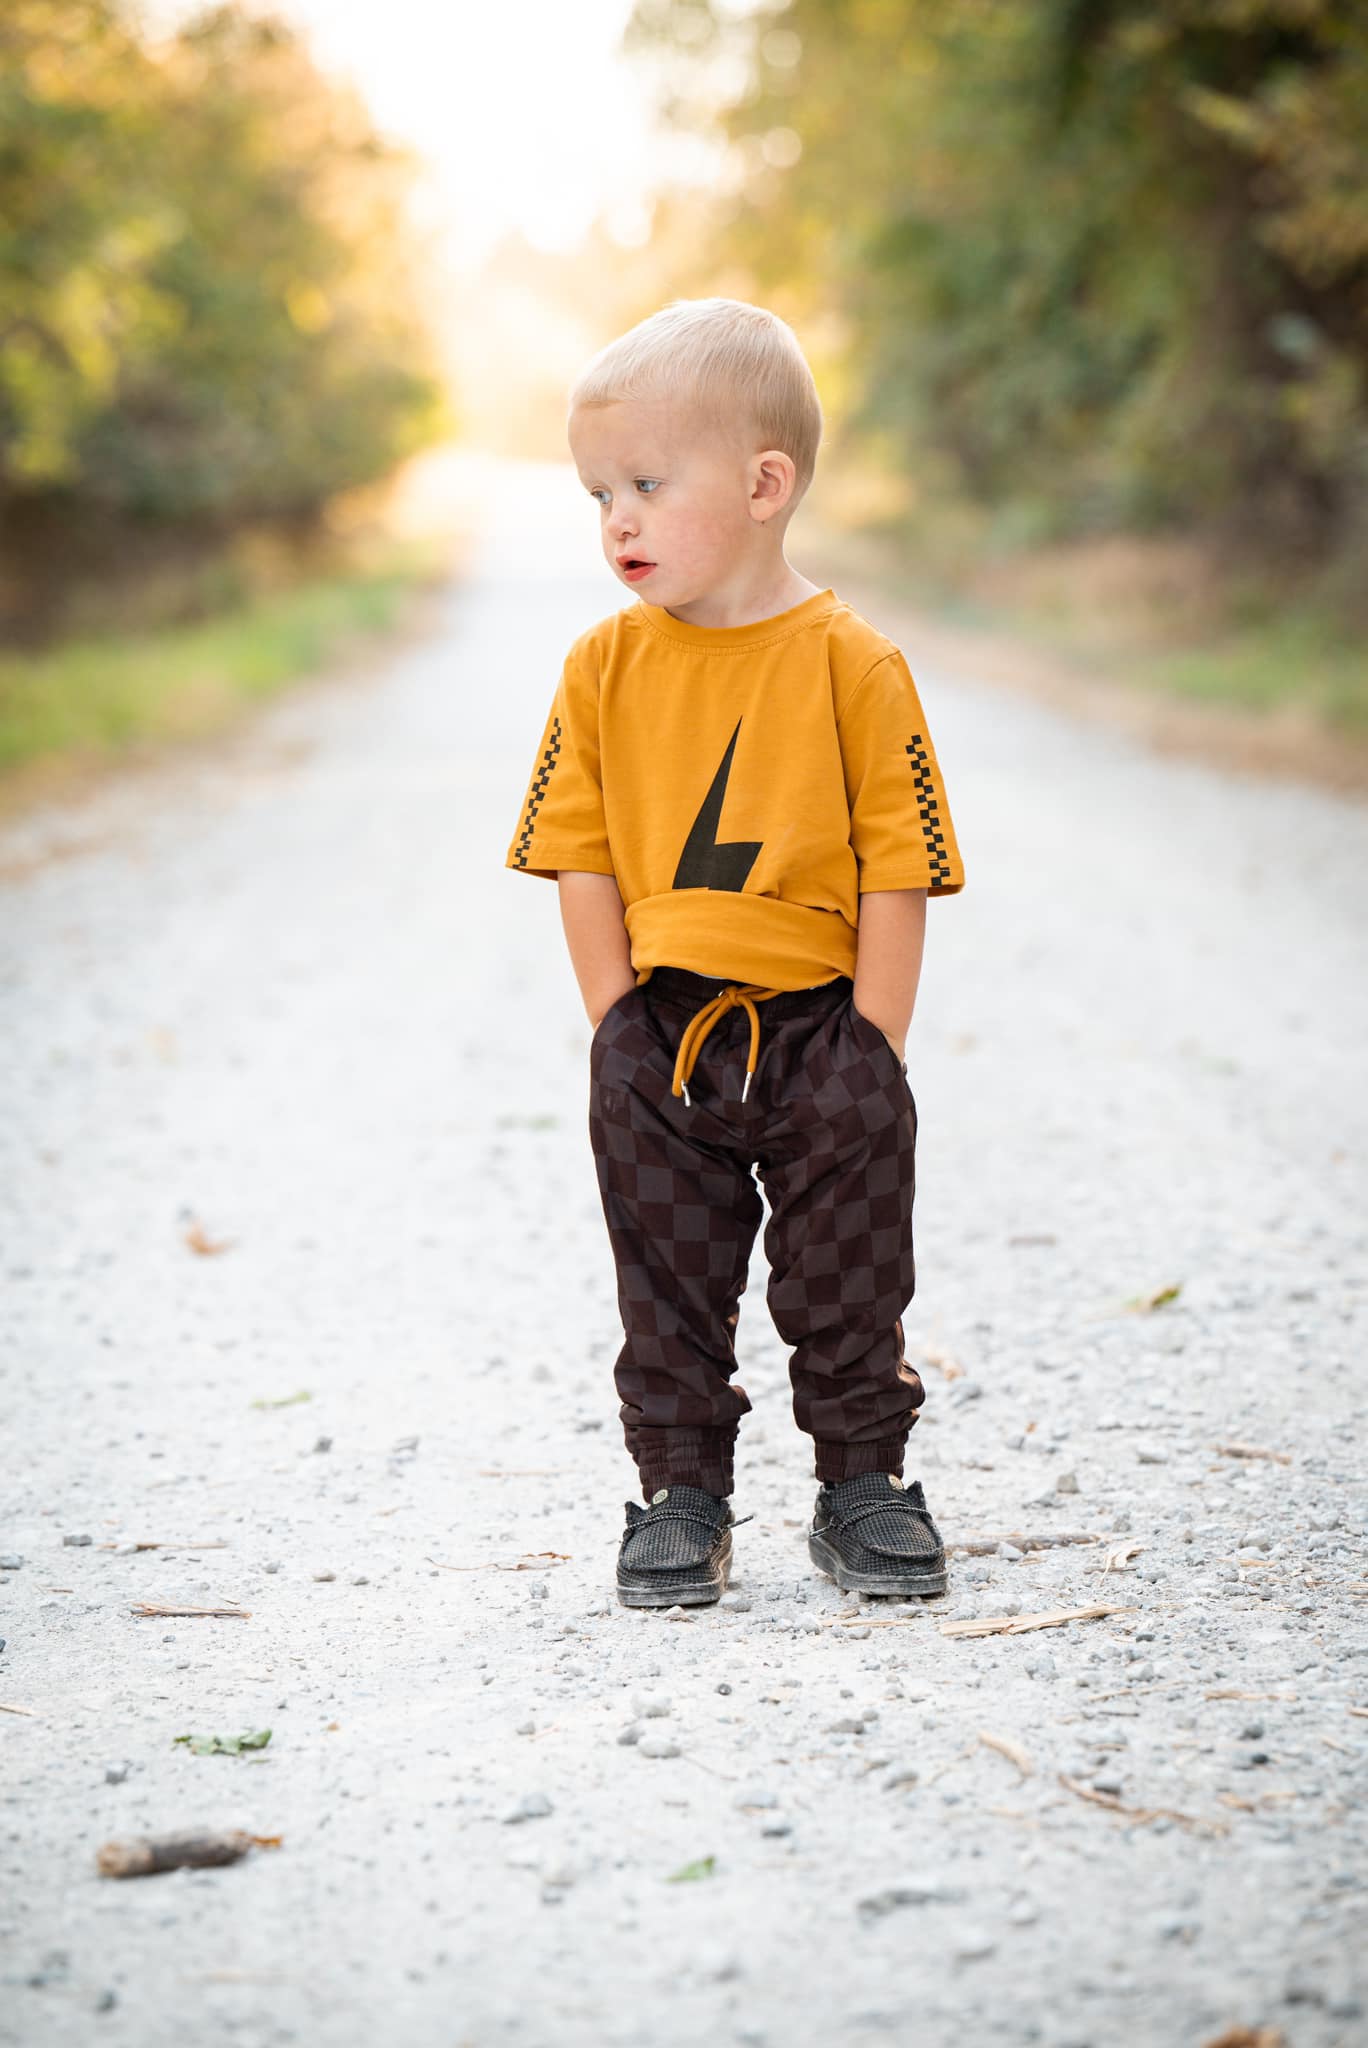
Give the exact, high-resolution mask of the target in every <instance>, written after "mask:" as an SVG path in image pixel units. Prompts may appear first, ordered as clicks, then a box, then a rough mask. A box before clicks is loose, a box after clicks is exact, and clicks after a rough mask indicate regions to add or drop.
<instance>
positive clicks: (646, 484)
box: [636, 476, 660, 491]
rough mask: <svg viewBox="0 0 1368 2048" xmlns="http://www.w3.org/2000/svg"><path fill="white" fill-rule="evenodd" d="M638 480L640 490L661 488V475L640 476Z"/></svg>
mask: <svg viewBox="0 0 1368 2048" xmlns="http://www.w3.org/2000/svg"><path fill="white" fill-rule="evenodd" d="M636 481H637V489H638V490H646V491H658V490H659V489H660V479H659V477H653V476H639V477H638V478H637V480H636Z"/></svg>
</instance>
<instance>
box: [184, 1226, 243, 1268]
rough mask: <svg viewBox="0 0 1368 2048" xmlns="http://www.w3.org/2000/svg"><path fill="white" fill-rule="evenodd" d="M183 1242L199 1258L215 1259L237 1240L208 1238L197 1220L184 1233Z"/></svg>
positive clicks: (231, 1238)
mask: <svg viewBox="0 0 1368 2048" xmlns="http://www.w3.org/2000/svg"><path fill="white" fill-rule="evenodd" d="M185 1242H186V1243H187V1244H188V1245H189V1247H190V1249H191V1251H192V1252H197V1253H198V1254H199V1256H200V1258H202V1259H216V1258H217V1257H218V1255H219V1253H220V1252H226V1251H227V1250H228V1249H229V1248H230V1246H232V1245H234V1244H236V1243H237V1239H236V1238H235V1237H210V1235H209V1233H208V1231H207V1230H206V1229H205V1227H204V1225H203V1224H202V1223H201V1222H200V1221H199V1220H198V1218H197V1219H196V1220H195V1222H193V1223H192V1224H191V1225H190V1228H189V1229H188V1230H187V1231H186V1233H185Z"/></svg>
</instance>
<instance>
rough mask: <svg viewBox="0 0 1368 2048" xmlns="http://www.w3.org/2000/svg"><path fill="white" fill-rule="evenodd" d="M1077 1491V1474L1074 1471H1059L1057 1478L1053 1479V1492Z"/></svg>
mask: <svg viewBox="0 0 1368 2048" xmlns="http://www.w3.org/2000/svg"><path fill="white" fill-rule="evenodd" d="M1077 1491H1078V1474H1077V1473H1076V1472H1061V1473H1060V1475H1059V1477H1058V1479H1056V1481H1055V1492H1056V1493H1077Z"/></svg>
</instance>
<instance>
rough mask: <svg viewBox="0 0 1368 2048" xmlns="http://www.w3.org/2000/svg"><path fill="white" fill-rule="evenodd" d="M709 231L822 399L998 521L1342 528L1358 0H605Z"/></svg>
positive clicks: (1364, 79) (1361, 138)
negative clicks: (783, 322) (842, 357)
mask: <svg viewBox="0 0 1368 2048" xmlns="http://www.w3.org/2000/svg"><path fill="white" fill-rule="evenodd" d="M627 45H628V48H629V49H631V50H633V51H635V52H636V53H637V54H638V55H639V56H640V58H641V59H642V61H643V63H645V64H646V65H648V66H649V67H650V68H651V70H652V72H653V75H654V78H655V81H656V85H655V89H656V94H657V98H658V101H659V104H660V105H661V107H662V110H663V111H664V112H665V114H666V115H667V117H668V118H669V119H671V120H673V121H676V122H679V123H684V124H687V125H690V126H694V127H705V128H708V129H710V130H713V131H716V130H720V131H721V132H722V133H723V134H724V135H725V136H726V137H727V138H728V140H729V142H730V145H731V162H732V165H733V183H732V190H731V191H730V193H729V194H727V195H726V196H725V197H724V198H723V199H722V200H721V201H720V202H719V205H718V211H717V222H718V227H717V234H718V238H719V240H718V242H717V243H714V244H713V245H712V246H711V247H709V248H708V249H707V252H706V258H705V259H702V260H700V261H699V263H698V264H697V266H696V267H695V269H694V271H693V273H692V275H691V276H690V277H688V278H687V279H686V281H685V284H684V286H683V288H685V289H700V288H704V289H706V288H707V287H706V285H704V284H703V282H702V280H703V279H704V278H705V277H706V276H707V275H708V274H709V273H710V272H711V271H712V270H713V266H714V265H715V263H716V261H717V258H718V255H719V244H720V251H721V253H722V254H723V255H724V256H725V258H727V259H729V260H731V261H732V262H736V263H740V264H741V265H743V266H744V269H745V272H746V274H747V275H748V276H749V277H750V278H751V279H752V281H753V289H754V291H755V292H756V294H757V295H763V294H773V293H775V292H782V293H784V294H785V297H786V300H787V302H788V303H789V304H790V305H793V304H794V303H795V302H796V303H798V304H800V305H801V306H802V307H804V308H805V309H806V310H807V311H808V312H809V313H810V314H812V315H816V314H818V313H821V314H829V313H830V312H831V310H832V308H833V305H835V306H836V307H839V310H840V312H841V313H842V315H844V316H845V318H846V320H847V323H848V330H849V336H850V369H849V381H850V385H851V391H852V399H853V412H852V425H853V426H855V427H856V428H857V429H858V430H861V431H863V432H864V433H866V434H867V435H869V436H870V437H871V438H874V439H877V440H878V441H879V442H880V443H881V444H883V445H885V446H886V445H888V444H889V443H890V441H891V443H892V445H893V447H894V448H895V449H896V450H897V453H898V456H899V458H900V460H901V461H902V462H903V463H904V464H906V465H908V466H915V465H917V464H918V463H919V462H921V461H922V460H924V459H925V458H926V457H927V456H928V455H929V454H934V455H936V456H938V457H939V458H940V459H941V460H942V461H946V462H949V463H950V464H951V465H952V466H953V470H954V472H955V474H956V475H957V476H958V478H959V480H960V482H961V484H962V485H963V486H964V488H965V489H966V490H967V491H969V492H970V493H972V494H973V495H974V496H975V497H977V498H978V499H980V500H982V501H985V502H990V503H993V504H996V505H1003V504H1009V505H1012V506H1014V507H1015V508H1017V510H1018V512H1019V514H1020V515H1022V517H1024V519H1025V521H1026V522H1027V526H1026V530H1028V531H1036V532H1041V533H1060V532H1068V531H1071V530H1079V529H1081V528H1085V527H1091V528H1096V527H1098V526H1106V525H1115V526H1123V525H1124V526H1136V525H1140V526H1144V525H1159V524H1178V523H1186V522H1201V523H1203V524H1206V525H1208V526H1214V527H1218V528H1222V529H1224V530H1226V531H1229V532H1233V533H1235V534H1237V535H1238V536H1240V537H1241V538H1242V539H1244V540H1246V541H1252V542H1258V543H1261V544H1265V545H1268V544H1271V545H1274V546H1276V547H1277V548H1278V550H1279V551H1281V552H1284V553H1286V552H1287V551H1289V550H1290V551H1293V552H1296V551H1300V552H1301V553H1302V554H1303V555H1304V556H1306V557H1308V558H1312V559H1315V558H1323V557H1324V556H1325V555H1326V554H1327V553H1329V552H1332V551H1333V550H1335V549H1336V548H1339V549H1343V548H1346V547H1355V546H1361V545H1362V543H1363V541H1364V539H1365V538H1368V8H1365V6H1364V5H1363V0H1030V4H1021V5H1015V6H1013V5H1010V4H1003V0H917V4H916V5H911V4H908V0H792V4H788V5H786V4H784V0H775V4H769V5H764V4H762V5H761V6H760V7H759V8H758V9H756V10H755V11H753V12H750V13H744V12H741V11H739V10H738V8H737V7H736V6H735V5H734V4H732V0H637V6H636V9H635V12H634V15H633V17H632V21H631V24H630V26H629V30H628V38H627Z"/></svg>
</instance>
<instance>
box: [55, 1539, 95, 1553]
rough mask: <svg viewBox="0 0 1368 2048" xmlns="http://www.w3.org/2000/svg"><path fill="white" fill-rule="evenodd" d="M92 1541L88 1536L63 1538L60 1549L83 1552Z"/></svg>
mask: <svg viewBox="0 0 1368 2048" xmlns="http://www.w3.org/2000/svg"><path fill="white" fill-rule="evenodd" d="M92 1540H93V1539H92V1538H91V1537H89V1536H64V1537H63V1538H62V1547H63V1549H64V1550H84V1549H85V1548H86V1546H87V1545H88V1544H89V1543H90V1542H91V1541H92Z"/></svg>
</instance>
